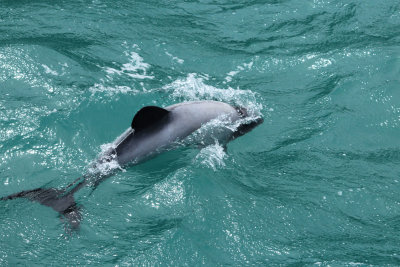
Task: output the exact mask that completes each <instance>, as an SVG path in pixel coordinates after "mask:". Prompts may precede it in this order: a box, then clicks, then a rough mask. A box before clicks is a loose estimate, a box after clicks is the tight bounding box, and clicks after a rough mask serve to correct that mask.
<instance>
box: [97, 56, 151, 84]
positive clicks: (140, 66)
mask: <svg viewBox="0 0 400 267" xmlns="http://www.w3.org/2000/svg"><path fill="white" fill-rule="evenodd" d="M126 54H127V55H128V56H129V62H127V63H124V64H122V66H121V68H120V69H115V68H111V67H106V68H105V71H106V72H107V73H108V74H110V75H115V74H117V75H127V76H129V77H132V78H134V79H138V80H143V79H154V76H152V75H149V74H148V73H147V72H148V69H149V68H150V64H148V63H146V62H144V61H143V58H142V57H141V56H140V55H139V54H138V53H136V52H133V51H131V52H128V53H126Z"/></svg>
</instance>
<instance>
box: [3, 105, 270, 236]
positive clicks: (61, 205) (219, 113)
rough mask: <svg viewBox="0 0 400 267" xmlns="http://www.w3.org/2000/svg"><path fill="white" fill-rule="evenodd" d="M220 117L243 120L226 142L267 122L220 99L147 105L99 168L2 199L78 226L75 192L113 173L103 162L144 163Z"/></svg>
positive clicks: (223, 139) (97, 164)
mask: <svg viewBox="0 0 400 267" xmlns="http://www.w3.org/2000/svg"><path fill="white" fill-rule="evenodd" d="M218 118H223V119H224V120H227V121H229V122H230V123H236V122H242V123H240V124H239V125H238V127H236V128H235V129H234V130H231V129H229V128H226V127H225V128H224V130H223V131H220V134H219V135H218V137H217V140H219V141H221V142H226V143H227V142H229V141H230V140H233V139H235V138H237V137H239V136H241V135H243V134H245V133H246V132H248V131H250V130H252V129H253V128H254V127H256V126H257V125H258V124H260V123H262V122H263V119H262V118H261V117H257V118H255V119H251V120H246V118H249V114H248V112H247V110H246V109H245V108H244V107H234V106H232V105H229V104H226V103H223V102H218V101H192V102H183V103H179V104H175V105H172V106H168V107H165V108H161V107H157V106H145V107H143V108H142V109H140V110H139V111H138V112H137V113H136V115H135V116H134V117H133V120H132V123H131V125H130V127H129V128H128V129H127V130H126V131H125V132H123V133H122V134H121V135H120V136H119V137H118V138H117V139H116V140H115V141H114V142H112V143H111V146H110V147H109V148H108V149H107V150H106V151H105V152H104V153H102V154H101V155H100V157H99V158H98V159H97V160H96V161H95V162H94V163H93V165H92V168H91V169H92V170H95V171H92V172H88V173H86V174H84V175H83V176H82V177H79V178H77V179H76V180H75V181H73V182H72V183H70V184H69V185H68V186H66V187H64V188H62V189H56V188H37V189H33V190H26V191H22V192H19V193H16V194H12V195H9V196H6V197H3V198H1V200H11V199H15V198H27V199H29V200H31V201H35V202H39V203H41V204H43V205H46V206H48V207H51V208H53V209H54V210H55V211H57V212H59V213H60V215H61V217H60V218H61V219H62V220H67V222H68V223H69V226H70V228H72V229H78V228H79V225H80V222H81V220H82V215H81V207H80V206H79V205H78V204H77V203H76V202H75V200H74V193H75V192H77V191H78V190H79V189H81V188H82V187H83V186H85V185H92V186H93V187H94V188H96V186H97V185H98V184H99V183H100V182H101V181H103V180H104V179H105V178H107V177H109V176H110V175H112V173H113V172H112V171H109V172H102V171H101V170H100V169H101V165H102V164H104V163H110V162H114V163H117V164H118V165H117V166H127V165H133V164H138V163H141V162H143V161H145V160H147V159H149V158H150V157H152V156H155V155H157V154H159V153H161V152H163V151H165V150H168V149H171V148H173V147H174V146H176V145H177V144H179V141H182V140H184V139H185V138H186V137H188V136H189V135H191V134H192V133H193V132H195V131H196V130H198V129H199V128H201V126H202V125H204V124H206V123H208V122H210V121H212V120H214V119H218ZM220 128H223V127H220ZM221 133H222V134H221Z"/></svg>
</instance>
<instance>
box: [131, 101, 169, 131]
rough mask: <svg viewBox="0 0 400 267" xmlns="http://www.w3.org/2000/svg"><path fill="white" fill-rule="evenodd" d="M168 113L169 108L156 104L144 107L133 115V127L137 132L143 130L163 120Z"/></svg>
mask: <svg viewBox="0 0 400 267" xmlns="http://www.w3.org/2000/svg"><path fill="white" fill-rule="evenodd" d="M168 113H169V111H168V110H166V109H163V108H160V107H156V106H147V107H143V108H142V109H141V110H139V111H138V112H137V113H136V115H135V117H133V120H132V124H131V127H132V129H134V130H135V132H138V131H141V130H143V129H146V128H148V127H149V126H152V125H154V124H155V123H157V122H159V121H161V120H162V119H163V118H165V117H166V116H167V115H168Z"/></svg>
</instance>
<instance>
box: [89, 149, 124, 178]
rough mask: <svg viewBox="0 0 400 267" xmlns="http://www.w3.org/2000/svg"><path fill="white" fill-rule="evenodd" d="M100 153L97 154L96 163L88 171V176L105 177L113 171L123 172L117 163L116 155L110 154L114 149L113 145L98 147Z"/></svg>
mask: <svg viewBox="0 0 400 267" xmlns="http://www.w3.org/2000/svg"><path fill="white" fill-rule="evenodd" d="M100 149H101V152H100V153H99V156H98V159H97V160H96V162H95V163H94V164H93V165H92V166H91V167H90V168H89V169H88V172H89V173H90V174H101V175H107V174H110V173H111V172H113V171H114V170H117V169H119V170H122V171H123V170H124V169H123V168H122V167H121V166H120V165H119V163H118V161H117V155H116V154H115V153H111V152H112V151H113V150H114V149H115V145H114V143H108V144H103V145H101V146H100Z"/></svg>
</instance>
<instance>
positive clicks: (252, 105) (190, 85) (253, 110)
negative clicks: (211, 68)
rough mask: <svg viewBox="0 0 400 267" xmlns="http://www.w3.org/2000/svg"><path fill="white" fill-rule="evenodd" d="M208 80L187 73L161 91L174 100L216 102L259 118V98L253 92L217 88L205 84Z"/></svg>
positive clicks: (203, 76) (205, 77) (260, 105)
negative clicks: (169, 94) (168, 94)
mask: <svg viewBox="0 0 400 267" xmlns="http://www.w3.org/2000/svg"><path fill="white" fill-rule="evenodd" d="M208 80H209V77H208V76H205V75H198V74H195V73H189V74H188V75H187V76H186V77H185V78H180V79H177V80H175V81H173V82H172V83H170V84H167V85H165V86H164V87H163V88H162V89H163V90H165V91H170V92H171V97H172V98H173V99H174V100H181V99H183V100H185V101H196V100H206V99H209V100H217V101H222V102H226V103H229V104H231V105H233V106H239V107H245V108H246V109H247V111H248V113H249V115H250V117H254V118H257V117H259V116H260V114H261V111H262V109H263V106H262V104H261V103H260V102H261V101H260V102H259V101H257V99H259V98H260V97H259V96H258V95H257V94H256V93H255V92H253V91H250V90H241V89H239V88H237V89H234V88H232V87H228V88H226V89H221V88H217V87H214V86H212V85H208V84H206V81H208Z"/></svg>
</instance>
